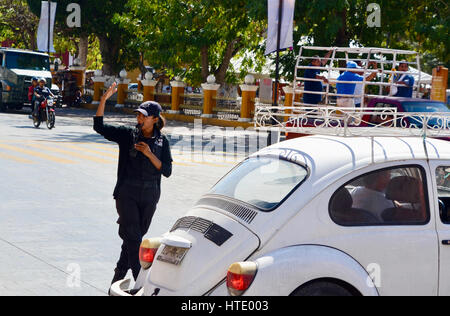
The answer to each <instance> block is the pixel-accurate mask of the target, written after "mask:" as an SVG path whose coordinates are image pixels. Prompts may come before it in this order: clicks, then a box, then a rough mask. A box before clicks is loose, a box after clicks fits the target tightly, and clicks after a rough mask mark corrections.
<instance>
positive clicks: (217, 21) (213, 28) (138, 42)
mask: <svg viewBox="0 0 450 316" xmlns="http://www.w3.org/2000/svg"><path fill="white" fill-rule="evenodd" d="M252 2H253V1H244V0H166V1H164V2H162V1H158V0H129V1H128V4H127V6H128V8H129V12H128V13H127V14H123V15H120V16H119V15H117V16H116V18H117V21H118V23H120V25H121V26H122V27H123V28H126V29H127V30H128V31H129V32H132V31H134V34H135V37H134V38H133V39H132V40H131V42H130V43H129V45H130V46H131V47H133V48H134V49H136V50H138V51H141V52H143V54H144V57H145V59H146V60H148V61H149V62H151V63H152V65H154V66H157V67H159V68H165V69H167V70H168V71H169V73H171V74H173V75H175V74H180V73H183V72H184V75H185V76H186V77H187V79H188V80H189V81H190V82H191V83H193V84H198V83H201V82H205V81H206V78H207V77H208V76H209V75H210V74H214V75H215V76H216V78H217V82H218V83H224V82H225V81H226V80H227V75H230V73H228V70H229V69H230V62H231V59H232V58H233V57H234V56H236V55H237V54H238V53H239V52H240V51H242V50H243V49H246V48H251V47H255V46H257V45H258V44H259V42H260V40H261V35H262V33H263V32H264V30H265V29H264V25H263V23H260V22H259V21H253V20H252V19H250V18H249V15H248V8H247V7H248V5H249V3H252Z"/></svg>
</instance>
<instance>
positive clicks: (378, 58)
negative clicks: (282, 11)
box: [293, 46, 422, 105]
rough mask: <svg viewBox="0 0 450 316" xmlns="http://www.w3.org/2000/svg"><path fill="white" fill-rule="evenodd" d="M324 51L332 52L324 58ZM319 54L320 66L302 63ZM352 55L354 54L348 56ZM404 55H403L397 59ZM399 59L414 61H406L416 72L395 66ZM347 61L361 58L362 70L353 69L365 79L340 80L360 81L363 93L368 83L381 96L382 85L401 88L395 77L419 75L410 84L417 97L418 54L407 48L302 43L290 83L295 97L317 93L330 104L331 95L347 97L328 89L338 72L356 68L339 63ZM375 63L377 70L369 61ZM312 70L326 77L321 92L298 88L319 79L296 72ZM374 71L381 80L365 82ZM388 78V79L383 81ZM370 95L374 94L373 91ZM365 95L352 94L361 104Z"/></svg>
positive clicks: (351, 82)
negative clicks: (317, 45) (309, 44)
mask: <svg viewBox="0 0 450 316" xmlns="http://www.w3.org/2000/svg"><path fill="white" fill-rule="evenodd" d="M323 52H331V54H330V57H323V56H320V55H323ZM313 54H316V55H319V57H320V59H321V60H322V61H324V62H325V63H324V64H321V66H312V65H304V63H305V61H306V62H308V61H310V60H313V59H315V57H311V56H310V55H313ZM338 55H344V56H345V58H343V57H339V56H338ZM351 55H354V56H351ZM400 57H405V58H400ZM402 59H414V60H415V61H413V62H411V61H407V62H406V63H407V64H408V65H414V66H415V67H417V70H418V73H414V72H400V71H398V70H397V69H395V67H396V66H397V63H398V62H399V61H401V60H402ZM349 61H361V62H363V63H364V66H363V67H362V68H361V69H358V70H356V71H359V72H362V73H363V77H364V80H363V81H358V82H356V81H355V82H354V81H350V82H348V81H346V82H343V81H342V82H340V83H348V84H359V85H362V91H363V93H364V92H365V90H366V87H369V86H378V87H379V89H378V96H381V95H383V93H384V92H385V90H384V88H386V87H389V88H390V89H391V91H392V89H393V88H394V87H401V86H402V85H398V84H396V82H394V80H393V77H394V76H396V75H397V76H403V75H411V76H418V80H415V83H414V86H413V96H414V97H417V96H418V95H419V91H420V86H421V79H422V78H421V66H420V57H419V55H418V53H417V52H414V51H407V50H398V49H385V48H374V47H369V48H364V47H314V46H303V47H301V48H300V54H299V56H298V58H297V64H296V66H295V79H294V83H293V86H294V87H295V91H294V94H295V95H294V99H295V97H296V96H297V95H299V94H303V93H308V94H320V95H323V96H324V102H325V104H327V105H329V104H330V97H348V95H341V94H337V93H335V92H333V91H331V85H332V84H336V83H338V81H337V80H336V78H332V77H333V76H336V74H339V72H345V71H355V69H349V68H346V66H345V67H342V65H340V62H345V63H348V62H349ZM374 62H375V63H377V65H381V67H380V68H379V69H369V66H370V64H371V63H374ZM306 69H311V70H320V71H321V72H322V73H323V75H324V77H326V78H327V80H328V83H325V85H326V89H325V91H322V92H314V91H305V90H304V89H299V88H300V87H301V86H304V84H305V83H306V82H320V81H322V80H319V79H316V78H305V77H303V76H301V75H300V74H299V72H302V71H303V70H306ZM374 72H377V73H380V74H379V75H378V77H379V79H380V80H377V81H367V80H366V79H367V76H368V75H370V74H372V73H374ZM386 80H387V82H386ZM372 95H373V94H372ZM365 96H366V95H353V96H352V97H353V98H355V99H356V98H357V99H361V104H362V105H364V104H365V101H366V100H365Z"/></svg>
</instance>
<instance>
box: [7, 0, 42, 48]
mask: <svg viewBox="0 0 450 316" xmlns="http://www.w3.org/2000/svg"><path fill="white" fill-rule="evenodd" d="M38 24H39V19H38V18H37V17H36V16H35V15H34V14H33V13H32V12H31V11H30V10H29V8H28V5H27V2H26V1H25V0H0V42H1V41H5V40H13V45H14V46H16V47H18V48H24V49H31V50H35V49H36V46H37V43H36V31H37V27H38Z"/></svg>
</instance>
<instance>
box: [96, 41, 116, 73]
mask: <svg viewBox="0 0 450 316" xmlns="http://www.w3.org/2000/svg"><path fill="white" fill-rule="evenodd" d="M98 39H99V42H100V52H101V54H102V62H103V74H104V75H105V76H116V75H118V74H119V71H120V69H119V68H120V65H119V63H118V59H119V50H120V43H119V42H118V41H114V40H111V39H110V38H108V37H107V36H105V35H103V36H99V37H98Z"/></svg>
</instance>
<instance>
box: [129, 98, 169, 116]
mask: <svg viewBox="0 0 450 316" xmlns="http://www.w3.org/2000/svg"><path fill="white" fill-rule="evenodd" d="M162 110H163V109H162V107H161V105H159V103H158V102H155V101H148V102H144V103H142V104H141V105H140V106H139V108H137V109H136V110H134V112H139V113H142V114H143V115H144V116H145V117H149V116H154V117H159V115H160V114H161V112H162Z"/></svg>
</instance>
